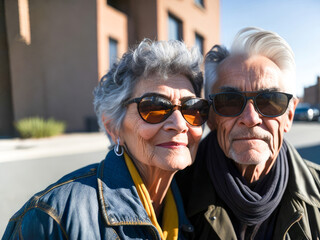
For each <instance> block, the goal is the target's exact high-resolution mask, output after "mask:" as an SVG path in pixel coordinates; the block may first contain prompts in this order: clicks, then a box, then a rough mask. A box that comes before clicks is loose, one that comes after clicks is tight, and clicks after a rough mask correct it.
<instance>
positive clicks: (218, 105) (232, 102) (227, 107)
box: [213, 93, 245, 116]
mask: <svg viewBox="0 0 320 240" xmlns="http://www.w3.org/2000/svg"><path fill="white" fill-rule="evenodd" d="M244 103H245V98H244V97H243V96H242V95H241V94H239V93H220V94H217V95H215V96H214V99H213V105H214V106H213V107H214V109H215V111H216V112H217V113H218V114H220V115H222V116H236V115H238V114H240V113H241V111H242V108H243V106H244Z"/></svg>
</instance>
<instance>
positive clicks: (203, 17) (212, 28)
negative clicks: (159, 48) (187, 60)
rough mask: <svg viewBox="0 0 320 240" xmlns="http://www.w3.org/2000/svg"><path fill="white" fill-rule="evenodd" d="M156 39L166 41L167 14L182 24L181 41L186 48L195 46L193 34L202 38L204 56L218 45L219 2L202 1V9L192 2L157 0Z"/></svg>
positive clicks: (216, 0) (192, 0) (191, 0)
mask: <svg viewBox="0 0 320 240" xmlns="http://www.w3.org/2000/svg"><path fill="white" fill-rule="evenodd" d="M157 8H158V22H157V24H158V39H159V40H167V39H168V13H169V12H170V13H171V14H173V15H174V16H175V17H177V18H179V19H180V20H181V21H182V23H183V31H182V32H183V41H184V42H185V43H186V44H187V45H188V46H193V45H194V44H195V33H198V34H200V35H202V36H203V37H204V54H205V53H207V52H208V51H209V50H210V49H211V47H212V46H213V45H214V44H218V43H220V6H219V0H204V8H202V7H200V6H198V5H197V4H195V3H194V0H184V1H180V0H158V7H157Z"/></svg>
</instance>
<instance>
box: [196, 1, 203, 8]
mask: <svg viewBox="0 0 320 240" xmlns="http://www.w3.org/2000/svg"><path fill="white" fill-rule="evenodd" d="M194 3H195V4H197V5H198V6H200V7H203V8H204V3H203V0H194Z"/></svg>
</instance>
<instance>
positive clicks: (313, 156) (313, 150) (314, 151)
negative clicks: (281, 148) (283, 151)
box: [297, 145, 320, 164]
mask: <svg viewBox="0 0 320 240" xmlns="http://www.w3.org/2000/svg"><path fill="white" fill-rule="evenodd" d="M297 150H298V152H299V153H300V155H301V156H302V157H303V158H305V159H307V160H309V161H311V162H314V163H317V164H320V157H319V156H320V145H316V146H310V147H302V148H297Z"/></svg>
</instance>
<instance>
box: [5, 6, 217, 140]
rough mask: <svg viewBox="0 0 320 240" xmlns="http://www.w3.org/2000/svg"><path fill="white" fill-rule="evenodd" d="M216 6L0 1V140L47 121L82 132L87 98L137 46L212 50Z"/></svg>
mask: <svg viewBox="0 0 320 240" xmlns="http://www.w3.org/2000/svg"><path fill="white" fill-rule="evenodd" d="M219 35H220V30H219V0H95V1H94V0H68V1H65V0H48V1H43V0H5V1H0V52H1V54H0V64H1V68H0V136H4V135H12V134H13V122H15V121H17V120H19V119H21V118H24V117H30V116H41V117H44V118H49V117H53V118H55V119H57V120H63V121H65V122H66V123H67V126H68V129H67V130H68V131H86V130H90V126H89V125H90V124H88V120H90V119H93V118H94V112H93V106H92V98H93V97H92V90H93V88H94V87H95V86H96V84H97V81H98V80H99V79H100V78H101V76H103V75H104V74H105V73H106V72H107V70H108V69H109V66H110V64H111V63H112V62H113V61H114V60H115V59H116V58H118V57H120V56H121V55H122V54H123V53H124V52H125V51H126V50H127V49H128V48H129V47H130V46H132V45H133V44H136V43H137V42H138V41H141V40H142V39H143V38H150V39H157V40H168V39H179V40H183V41H185V42H186V44H187V45H188V46H193V45H197V46H199V48H200V49H201V51H202V52H204V53H205V52H207V51H208V50H209V49H210V47H212V46H213V45H214V44H217V43H219V37H220V36H219Z"/></svg>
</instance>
